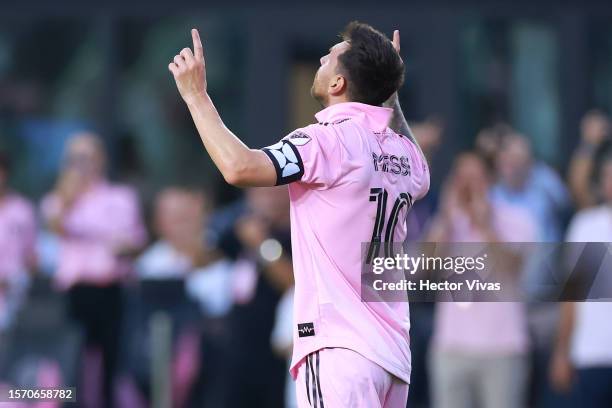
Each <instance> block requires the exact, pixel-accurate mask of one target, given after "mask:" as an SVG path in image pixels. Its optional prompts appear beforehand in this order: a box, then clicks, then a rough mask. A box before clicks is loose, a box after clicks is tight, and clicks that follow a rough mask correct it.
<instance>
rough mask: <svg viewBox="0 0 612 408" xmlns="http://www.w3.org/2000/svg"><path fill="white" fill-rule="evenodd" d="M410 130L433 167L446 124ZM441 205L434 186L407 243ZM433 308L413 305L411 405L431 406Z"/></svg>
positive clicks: (414, 213)
mask: <svg viewBox="0 0 612 408" xmlns="http://www.w3.org/2000/svg"><path fill="white" fill-rule="evenodd" d="M410 129H411V130H412V133H413V135H414V137H415V138H416V140H417V141H418V142H419V146H420V147H421V150H423V153H424V154H425V157H426V158H427V161H428V163H429V167H430V168H433V167H434V162H435V155H436V152H437V151H438V148H439V147H440V143H441V142H442V136H443V132H444V123H443V121H442V120H441V119H440V118H438V117H435V116H434V117H429V118H427V119H426V120H425V121H423V122H419V123H414V124H411V125H410ZM437 205H438V188H437V187H436V186H432V187H431V188H430V189H429V192H428V193H427V195H426V196H425V197H423V198H422V199H420V200H417V201H416V202H415V203H414V205H413V206H412V208H411V209H410V212H408V217H407V219H406V225H407V229H406V231H407V234H406V240H408V241H416V242H418V241H421V240H423V239H424V238H423V234H424V233H425V231H426V228H427V225H428V224H429V223H430V220H431V218H432V217H433V215H434V212H435V210H436V207H437ZM433 312H434V305H433V304H432V303H428V302H413V303H410V350H411V352H412V361H411V367H412V371H411V373H412V374H411V382H410V392H409V393H408V405H409V406H411V407H412V406H414V407H416V406H429V398H428V397H429V381H428V376H427V358H426V356H427V353H428V350H429V343H430V339H431V334H432V320H433Z"/></svg>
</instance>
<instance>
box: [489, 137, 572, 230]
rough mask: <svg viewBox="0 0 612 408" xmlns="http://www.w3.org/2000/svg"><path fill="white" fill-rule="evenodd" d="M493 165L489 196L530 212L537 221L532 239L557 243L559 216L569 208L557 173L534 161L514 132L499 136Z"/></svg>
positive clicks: (521, 139)
mask: <svg viewBox="0 0 612 408" xmlns="http://www.w3.org/2000/svg"><path fill="white" fill-rule="evenodd" d="M496 168H497V172H498V182H497V184H496V185H495V186H494V187H493V190H492V196H493V198H494V199H495V200H497V201H502V202H505V203H507V204H511V205H515V206H519V207H523V208H525V209H526V210H527V211H529V212H530V214H531V216H532V217H533V219H534V220H535V222H537V223H538V226H537V231H538V233H539V236H537V237H534V240H535V241H538V242H559V241H560V240H561V237H562V230H563V228H562V226H563V223H562V221H563V217H564V216H565V215H566V214H567V212H568V211H569V209H570V197H569V193H568V192H567V189H566V187H565V185H564V184H563V181H562V180H561V178H560V177H559V175H557V173H555V171H554V170H552V169H551V168H550V167H548V166H547V165H546V164H544V163H542V162H539V161H536V160H535V159H534V158H533V155H532V151H531V145H530V144H529V141H528V140H527V138H525V137H524V136H523V135H520V134H517V133H514V134H507V135H505V136H504V137H503V138H502V143H501V145H500V150H499V153H498V154H497V157H496Z"/></svg>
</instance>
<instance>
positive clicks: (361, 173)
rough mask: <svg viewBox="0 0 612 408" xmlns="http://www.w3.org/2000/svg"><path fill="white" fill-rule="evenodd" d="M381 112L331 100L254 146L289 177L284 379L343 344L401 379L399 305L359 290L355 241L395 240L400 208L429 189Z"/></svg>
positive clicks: (403, 316) (412, 153) (415, 154)
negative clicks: (290, 288)
mask: <svg viewBox="0 0 612 408" xmlns="http://www.w3.org/2000/svg"><path fill="white" fill-rule="evenodd" d="M391 115H392V110H391V109H389V108H383V107H377V106H371V105H365V104H361V103H354V102H350V103H341V104H336V105H332V106H330V107H328V108H326V109H324V110H322V111H321V112H319V113H317V115H316V118H317V120H318V121H319V123H318V124H313V125H309V126H306V127H305V128H301V129H298V130H296V131H294V132H292V133H291V134H289V135H288V136H286V137H285V138H283V139H282V140H281V141H280V142H279V143H277V144H275V145H273V146H269V147H267V148H264V149H263V150H264V152H266V154H267V155H268V157H270V159H271V160H272V163H273V164H274V166H275V168H276V170H277V177H278V181H277V184H287V183H292V184H290V185H289V196H290V199H291V239H292V248H293V265H294V273H295V306H294V333H293V337H294V346H293V360H292V362H291V372H292V374H293V376H294V378H295V376H296V367H297V365H298V364H299V363H300V361H301V360H302V359H303V358H304V357H305V356H306V355H308V354H309V353H311V352H314V351H316V350H319V349H321V348H326V347H343V348H348V349H351V350H354V351H356V352H358V353H360V354H361V355H363V356H364V357H366V358H368V359H369V360H371V361H373V362H374V363H376V364H378V365H380V366H381V367H383V368H384V369H385V370H387V371H388V372H390V373H391V374H394V375H396V376H397V377H399V378H400V379H402V380H403V381H405V382H410V348H409V336H408V330H409V328H410V323H409V315H408V303H407V302H395V303H383V302H378V303H366V302H362V301H361V296H360V293H361V269H362V257H361V255H362V243H366V242H370V241H372V239H373V237H376V236H380V237H381V240H383V241H389V239H390V238H391V237H392V238H393V240H394V242H402V241H403V240H404V238H405V237H406V223H405V219H406V214H407V213H408V210H409V207H410V206H411V205H412V203H413V202H414V200H417V199H419V198H421V197H423V196H424V195H425V193H426V192H427V190H428V189H429V170H428V167H427V164H426V162H425V161H424V159H423V158H422V156H421V154H420V152H419V149H418V148H417V147H416V146H415V145H414V144H413V143H412V142H411V141H410V140H409V139H408V138H407V137H404V136H401V135H398V134H397V133H395V132H393V131H392V130H391V129H390V128H389V127H388V124H389V121H390V119H391ZM384 204H386V205H384ZM379 207H380V208H379ZM398 220H400V221H399V222H398ZM375 228H376V231H375ZM387 231H389V233H387ZM387 234H389V235H391V237H390V236H389V235H387Z"/></svg>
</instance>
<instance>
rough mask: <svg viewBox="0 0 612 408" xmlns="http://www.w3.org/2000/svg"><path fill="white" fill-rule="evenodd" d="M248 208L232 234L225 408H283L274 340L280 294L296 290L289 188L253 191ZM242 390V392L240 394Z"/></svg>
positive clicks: (282, 370) (281, 370) (281, 366)
mask: <svg viewBox="0 0 612 408" xmlns="http://www.w3.org/2000/svg"><path fill="white" fill-rule="evenodd" d="M246 199H247V201H246V209H245V211H244V212H243V215H242V216H240V218H238V220H237V221H236V222H235V224H234V226H233V228H232V230H231V231H228V233H230V234H232V235H234V236H235V239H234V240H227V239H222V241H223V242H235V243H236V245H237V246H236V247H235V248H227V249H226V250H227V251H228V252H230V253H234V254H237V261H236V264H235V268H234V279H233V281H234V284H233V298H234V306H233V308H232V310H231V311H230V313H229V315H228V323H229V332H230V333H231V334H232V335H231V336H230V338H229V342H228V346H229V355H228V360H227V361H226V368H227V370H228V375H229V376H230V378H231V382H230V383H228V389H227V400H226V404H225V405H224V407H228V408H234V407H260V406H261V407H267V408H274V407H282V406H284V392H283V389H284V384H285V378H286V376H287V362H286V360H285V359H283V358H279V357H278V356H277V355H276V354H275V353H274V352H273V350H272V347H271V345H270V336H271V334H272V330H273V327H274V317H275V311H276V307H277V305H278V302H279V300H280V298H281V295H282V294H283V293H284V292H285V291H286V290H287V289H289V288H290V287H291V286H293V268H292V264H291V255H290V254H291V244H290V242H291V238H290V235H291V234H290V223H289V196H288V192H287V188H286V187H270V188H253V189H249V190H247V192H246ZM236 390H240V392H236Z"/></svg>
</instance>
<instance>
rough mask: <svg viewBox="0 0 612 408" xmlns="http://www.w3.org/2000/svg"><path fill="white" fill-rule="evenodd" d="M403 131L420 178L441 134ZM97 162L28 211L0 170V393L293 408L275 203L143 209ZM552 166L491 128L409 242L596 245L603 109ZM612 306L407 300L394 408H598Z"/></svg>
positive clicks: (77, 146)
mask: <svg viewBox="0 0 612 408" xmlns="http://www.w3.org/2000/svg"><path fill="white" fill-rule="evenodd" d="M413 131H414V133H415V136H416V137H417V139H418V140H419V142H420V144H421V146H422V148H423V151H424V152H425V154H426V155H427V157H428V160H429V162H430V165H431V166H432V167H435V166H436V163H437V160H438V158H437V155H436V151H437V149H438V147H439V146H440V145H441V144H442V143H444V138H445V137H451V136H450V135H448V136H445V132H444V129H443V125H442V124H441V122H440V121H438V120H434V119H431V120H426V121H424V122H421V123H417V124H415V125H414V126H413ZM202 154H204V153H203V152H202ZM107 159H108V158H107V152H106V149H105V146H104V143H103V139H101V138H100V137H99V136H98V135H95V134H92V133H88V132H82V133H77V134H75V135H73V136H72V137H71V138H70V139H69V141H68V142H67V144H66V146H65V151H64V156H63V165H62V168H61V171H60V173H59V174H58V175H57V177H56V182H55V185H54V187H53V188H52V190H51V191H49V192H48V194H47V195H46V196H45V197H44V198H43V199H42V201H41V202H40V203H38V204H35V203H33V202H31V201H29V200H28V199H27V198H26V197H24V196H22V195H20V194H19V193H18V186H11V185H10V183H9V180H10V175H11V167H10V165H11V163H10V157H8V156H7V155H0V381H1V382H2V384H3V386H9V385H11V384H17V385H20V386H24V387H25V386H47V387H51V386H58V385H62V384H63V385H74V386H76V387H77V395H78V399H79V401H80V404H79V405H80V406H84V407H111V406H112V407H130V408H138V407H148V406H157V407H170V406H172V407H192V406H193V407H195V406H198V407H229V408H232V407H283V406H285V407H292V406H294V403H293V400H294V398H293V397H292V394H293V386H292V382H291V380H290V378H289V377H288V373H287V360H288V358H289V356H290V354H291V348H292V296H293V272H292V263H291V234H290V223H289V200H288V194H287V190H286V188H284V187H274V188H257V189H248V190H246V191H245V193H244V195H243V198H241V199H240V200H238V201H236V202H234V203H231V204H230V205H225V206H222V207H220V206H218V205H216V204H215V196H214V194H213V192H212V191H211V190H210V189H207V188H204V187H202V186H204V185H205V184H206V181H205V180H202V184H201V185H200V186H194V185H171V186H168V187H166V188H164V189H162V190H161V191H159V192H158V193H157V194H156V197H155V200H154V202H152V203H143V202H141V201H140V199H139V192H138V191H137V188H136V187H135V186H131V185H127V184H120V183H116V182H113V181H110V180H109V178H108V176H107V174H108V170H109V169H108V166H107V163H108V160H107ZM568 168H569V170H568V172H567V175H561V174H560V173H559V172H558V171H556V170H555V169H553V168H552V167H550V166H549V165H547V164H546V163H544V162H543V161H540V160H538V158H537V157H535V156H534V154H533V151H532V148H531V145H530V137H529V135H523V134H521V133H520V132H519V131H518V130H516V129H514V128H512V127H511V126H510V125H507V124H495V125H493V126H491V127H488V128H486V129H483V130H482V131H481V132H479V134H478V135H477V137H476V138H475V145H474V147H473V149H472V150H470V151H467V152H463V153H461V154H459V155H457V156H456V158H455V160H454V163H453V165H452V168H451V171H450V172H449V174H448V175H446V176H445V180H444V182H443V183H442V184H441V186H440V187H439V189H432V191H431V192H430V194H428V195H427V196H426V197H425V198H424V199H423V200H422V201H419V202H417V203H416V204H415V205H414V207H413V209H412V211H411V213H410V215H409V218H408V225H409V235H410V239H411V240H415V241H428V242H559V241H569V242H586V241H601V242H612V125H611V122H610V119H609V118H608V117H607V116H606V115H605V114H604V113H602V112H598V111H592V112H588V113H587V114H586V115H585V116H584V119H583V121H582V127H581V129H580V142H579V144H578V147H577V149H576V151H575V152H574V153H573V156H572V158H571V163H570V164H569V167H568ZM143 208H147V209H149V211H143ZM145 214H146V215H147V216H145ZM532 269H533V270H532V271H530V274H529V279H534V280H537V278H538V276H537V273H538V268H537V265H536V267H534V268H532ZM510 272H511V271H510ZM611 305H612V304H610V303H604V302H586V303H563V304H557V303H538V304H524V303H459V302H456V303H449V302H447V303H438V304H431V303H414V304H413V305H412V306H411V323H412V327H411V348H412V357H413V372H412V382H411V390H410V397H409V399H410V400H409V406H411V407H434V408H446V407H449V408H450V407H453V408H462V407H465V408H468V407H484V408H489V407H490V408H499V407H501V408H503V407H508V408H517V407H523V406H524V407H527V406H532V407H583V406H585V407H604V406H606V407H607V406H612V393H611V390H612V325H611V324H609V323H606V322H609V316H610V315H612V306H611ZM32 406H34V405H32ZM41 406H43V405H41ZM44 406H58V404H52V403H47V405H44Z"/></svg>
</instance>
